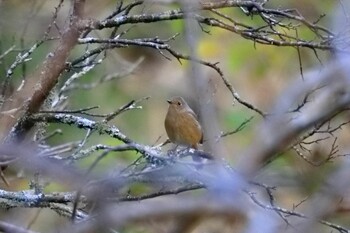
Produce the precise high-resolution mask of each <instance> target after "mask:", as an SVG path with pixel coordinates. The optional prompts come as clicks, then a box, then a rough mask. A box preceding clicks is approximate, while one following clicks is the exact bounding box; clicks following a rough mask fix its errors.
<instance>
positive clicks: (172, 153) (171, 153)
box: [168, 144, 179, 158]
mask: <svg viewBox="0 0 350 233" xmlns="http://www.w3.org/2000/svg"><path fill="white" fill-rule="evenodd" d="M178 146H179V145H177V144H175V146H174V147H173V148H171V149H170V150H168V156H169V157H171V158H173V157H175V156H176V150H177V147H178Z"/></svg>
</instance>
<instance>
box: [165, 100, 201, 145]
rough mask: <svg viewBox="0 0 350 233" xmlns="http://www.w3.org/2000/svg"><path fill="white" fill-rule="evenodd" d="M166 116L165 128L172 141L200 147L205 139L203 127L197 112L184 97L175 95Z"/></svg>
mask: <svg viewBox="0 0 350 233" xmlns="http://www.w3.org/2000/svg"><path fill="white" fill-rule="evenodd" d="M167 102H168V103H169V108H168V113H167V115H166V117H165V122H164V125H165V130H166V132H167V134H168V137H169V139H170V141H171V142H172V143H175V144H178V145H183V146H189V147H192V148H194V149H198V144H199V143H201V142H202V141H203V132H202V127H201V125H200V124H199V122H198V120H197V116H196V114H195V113H194V112H193V110H192V109H191V108H190V106H188V104H187V103H186V101H185V100H184V99H183V98H182V97H173V98H172V99H170V100H168V101H167Z"/></svg>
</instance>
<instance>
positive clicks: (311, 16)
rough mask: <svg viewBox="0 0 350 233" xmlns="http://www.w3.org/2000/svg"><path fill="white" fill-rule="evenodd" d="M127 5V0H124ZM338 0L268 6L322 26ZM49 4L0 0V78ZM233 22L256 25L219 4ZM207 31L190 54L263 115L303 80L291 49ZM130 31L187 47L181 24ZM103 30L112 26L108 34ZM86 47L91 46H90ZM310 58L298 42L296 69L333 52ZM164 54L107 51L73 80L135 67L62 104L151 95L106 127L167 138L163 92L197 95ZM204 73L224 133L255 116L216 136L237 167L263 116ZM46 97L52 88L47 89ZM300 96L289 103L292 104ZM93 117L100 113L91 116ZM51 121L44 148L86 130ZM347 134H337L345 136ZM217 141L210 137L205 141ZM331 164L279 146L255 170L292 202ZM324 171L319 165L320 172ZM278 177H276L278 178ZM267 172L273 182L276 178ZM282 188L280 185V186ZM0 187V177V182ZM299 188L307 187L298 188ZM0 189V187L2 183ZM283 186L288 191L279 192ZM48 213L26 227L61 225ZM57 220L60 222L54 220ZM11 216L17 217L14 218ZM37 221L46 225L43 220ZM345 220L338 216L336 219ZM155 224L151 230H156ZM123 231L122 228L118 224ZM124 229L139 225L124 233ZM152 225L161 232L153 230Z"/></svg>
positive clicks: (19, 73) (21, 178)
mask: <svg viewBox="0 0 350 233" xmlns="http://www.w3.org/2000/svg"><path fill="white" fill-rule="evenodd" d="M125 2H127V1H125ZM87 3H88V4H87V8H86V16H87V17H88V18H96V19H103V18H104V17H105V16H106V15H108V13H110V12H111V11H113V9H114V8H115V5H116V3H115V1H109V0H103V1H94V0H87ZM337 4H339V2H338V1H333V0H324V1H319V0H309V1H304V0H285V1H270V3H268V6H270V7H273V8H290V9H297V10H298V11H299V12H300V14H302V15H303V16H304V17H305V18H306V19H307V20H309V21H311V22H312V21H316V20H317V19H318V18H319V17H320V16H321V15H324V16H323V17H322V19H321V20H320V24H321V25H323V26H325V27H331V26H332V14H333V9H334V8H335V7H336V5H337ZM56 5H57V1H51V0H47V1H44V0H27V1H22V0H10V1H7V0H2V1H0V54H1V53H3V52H4V51H6V50H7V49H8V48H10V47H11V46H13V45H15V46H16V47H15V49H14V50H13V52H11V53H10V54H9V55H8V56H7V57H6V59H4V60H2V61H1V63H0V73H1V75H0V80H1V81H2V79H3V77H4V74H5V73H6V70H7V69H8V67H9V66H10V64H11V63H12V62H13V61H14V60H15V58H16V55H17V53H18V52H19V51H20V50H21V49H28V48H30V47H31V46H32V45H33V44H34V43H35V42H36V41H37V40H38V39H40V38H41V37H42V36H43V34H44V32H45V30H46V29H47V25H48V24H49V23H50V20H51V18H52V14H53V9H54V7H55V6H56ZM177 7H178V5H176V4H158V3H157V2H153V1H147V2H146V4H144V5H142V7H139V8H137V7H136V8H135V9H133V10H132V13H142V12H157V11H160V10H162V11H163V10H165V9H176V8H177ZM68 10H69V2H68V1H67V2H65V3H64V7H63V9H62V10H61V11H60V13H59V17H58V20H57V25H58V26H62V28H61V29H62V30H63V25H64V24H65V23H67V22H66V21H67V15H68ZM224 12H225V13H226V14H227V15H230V16H231V17H232V18H234V19H235V20H237V21H241V22H245V23H247V24H251V25H260V24H261V23H262V22H261V20H260V19H259V18H258V17H251V16H247V15H246V14H244V12H243V11H242V10H241V9H239V8H233V9H227V10H225V11H224ZM205 29H208V30H209V31H210V32H209V33H205V32H202V33H201V34H200V39H199V43H198V48H196V49H197V51H198V54H199V56H200V58H202V59H203V60H206V61H210V62H219V66H220V68H221V69H222V70H223V72H224V74H225V76H226V78H227V79H229V80H230V82H231V83H232V84H233V86H234V88H235V89H236V90H237V92H238V93H239V94H240V96H241V98H242V99H244V100H246V101H247V102H249V103H252V104H254V105H255V106H257V107H259V109H261V110H263V111H265V112H268V111H269V109H270V107H272V106H273V104H274V102H275V100H276V99H277V98H278V96H279V95H280V94H281V93H283V91H284V89H285V88H287V87H288V85H290V83H291V82H292V81H293V80H296V79H301V78H302V77H301V72H300V64H299V60H298V51H297V50H296V49H295V48H291V47H277V46H268V45H260V44H257V43H254V42H253V41H248V40H246V39H244V38H242V37H240V36H238V35H235V34H233V33H231V32H228V31H224V30H222V29H217V28H207V27H205ZM123 30H129V31H128V32H127V33H126V34H125V35H124V38H144V37H155V36H158V37H159V38H161V39H165V38H169V37H171V36H173V35H174V34H176V33H180V35H179V36H178V37H176V39H175V40H173V41H171V42H170V44H171V46H172V48H174V49H176V50H177V51H179V52H181V53H184V54H186V53H188V49H187V46H186V40H185V39H184V35H183V32H184V22H183V21H180V20H175V21H166V22H160V23H151V24H139V25H134V26H132V27H130V25H125V26H122V27H121V28H120V29H119V31H123ZM58 33H59V32H58V30H53V31H52V33H51V34H50V36H51V37H53V38H54V37H55V36H57V35H58ZM102 33H107V31H106V32H100V31H96V32H94V33H93V34H92V35H94V36H96V37H106V36H108V34H105V35H104V34H102ZM109 33H110V31H109ZM299 35H302V36H304V37H307V36H309V37H310V40H312V39H313V35H312V34H311V33H310V32H309V31H308V30H304V31H303V30H301V31H299ZM55 45H56V40H55V39H53V40H52V41H48V42H45V43H44V44H43V45H42V46H40V48H38V49H37V50H36V51H35V52H34V53H33V56H31V60H30V61H28V62H26V65H25V67H21V68H18V69H17V70H16V72H15V74H14V76H13V81H14V82H13V84H12V85H13V88H14V89H16V88H17V87H18V85H19V84H20V82H21V80H22V78H23V76H24V77H26V76H27V75H28V74H30V73H31V72H32V71H33V70H35V68H36V67H37V65H38V64H40V63H41V62H42V61H43V59H44V58H45V57H46V56H47V55H48V53H49V52H51V51H52V50H53V48H54V47H55ZM92 47H93V46H89V48H92ZM85 49H86V45H80V46H78V47H77V48H76V49H75V50H74V51H73V52H72V54H71V58H72V60H73V59H74V58H76V57H77V56H79V55H80V54H81V53H82V52H83V51H84V50H85ZM317 54H318V57H319V59H320V60H321V62H320V61H319V60H318V59H317V57H316V56H315V53H314V51H312V50H310V49H305V48H300V55H301V62H302V69H303V71H304V72H307V70H309V69H316V70H317V69H322V66H323V64H325V63H327V62H328V61H329V59H330V58H331V54H330V52H329V51H317ZM166 55H167V56H168V57H170V58H171V60H168V59H166V58H165V57H164V56H162V55H161V54H160V53H159V52H157V51H155V50H154V49H151V48H141V47H127V48H118V49H113V50H109V51H108V52H107V58H106V60H105V61H104V62H103V63H102V64H100V65H98V66H96V67H95V68H94V69H93V70H92V71H90V72H88V73H87V74H86V75H84V76H83V77H82V78H80V79H79V80H78V82H77V83H79V84H88V83H93V82H95V81H96V80H98V79H100V78H101V77H103V76H105V75H108V74H113V73H123V72H126V71H128V70H129V69H130V67H131V66H133V65H134V64H136V63H139V62H140V61H141V62H140V64H139V65H138V66H137V68H136V69H135V70H134V71H133V72H132V73H131V74H130V75H127V76H125V77H121V78H118V79H114V80H112V81H109V82H105V83H102V84H100V85H98V86H97V87H96V88H94V89H89V90H75V91H74V92H71V93H69V95H68V96H69V99H68V107H67V108H68V109H79V108H83V107H89V106H95V105H98V106H100V108H99V109H96V110H93V111H92V112H94V113H101V114H102V113H109V112H112V111H114V110H116V109H117V108H119V107H120V106H122V105H124V104H126V103H127V102H129V101H131V100H134V99H135V100H136V99H140V98H143V97H146V96H149V97H150V98H149V99H148V100H145V101H142V102H141V103H140V104H139V105H140V106H142V109H135V110H132V111H128V112H125V113H123V114H121V115H120V116H118V117H117V118H115V119H114V120H113V121H112V122H110V123H111V124H114V125H115V126H117V127H118V128H119V129H120V130H121V131H122V132H124V133H125V134H126V135H128V136H129V137H131V138H132V139H134V140H135V141H137V142H139V143H142V144H147V145H156V144H159V143H162V142H164V141H165V140H166V138H167V137H166V133H165V129H164V118H165V114H166V111H167V107H168V105H167V102H166V99H168V98H170V97H171V96H175V95H180V96H183V97H185V99H187V100H188V102H189V103H190V105H192V106H193V108H194V109H195V108H196V101H197V100H196V99H195V96H194V95H193V90H194V89H193V86H191V81H190V80H189V76H188V69H189V64H188V62H187V61H182V62H181V64H180V63H179V62H178V61H177V60H176V59H175V58H172V57H171V55H169V54H166ZM201 69H202V71H203V74H204V75H206V76H207V77H206V78H208V80H209V84H208V85H209V87H210V89H209V90H208V91H210V92H211V93H210V94H211V95H212V101H213V102H214V105H215V110H216V115H217V122H218V124H219V126H220V130H221V131H223V132H226V131H230V130H234V129H235V128H236V127H238V126H239V125H240V124H241V123H242V122H243V121H244V120H246V119H248V118H250V117H251V116H254V118H253V120H252V121H251V122H250V123H249V124H248V125H247V126H246V127H245V128H244V129H243V130H242V131H240V132H238V133H236V134H233V135H231V136H228V137H225V138H223V139H221V140H222V142H223V145H224V148H225V151H226V152H227V153H226V154H223V155H220V156H222V157H224V158H225V159H226V160H227V161H229V162H230V163H231V164H233V165H234V164H235V162H236V161H237V159H238V158H239V157H240V155H241V152H242V150H244V149H245V148H247V146H249V144H250V143H251V140H252V137H253V136H254V132H255V129H256V127H257V125H258V123H259V122H260V121H261V120H262V119H261V117H259V116H258V115H257V114H256V113H254V112H252V111H251V110H249V109H247V108H245V107H243V106H241V105H240V104H239V103H236V102H235V101H234V100H233V98H232V96H231V94H230V92H229V91H228V90H227V88H226V87H225V85H224V84H223V82H222V80H221V79H220V77H219V76H218V74H217V73H215V72H214V71H213V70H212V69H210V68H208V67H204V66H203V67H202V68H201ZM73 72H74V71H71V72H67V73H65V74H64V75H63V77H61V79H60V82H59V83H58V84H57V88H59V87H60V85H62V84H63V83H64V81H65V80H67V78H68V77H70V75H72V74H73ZM53 96H54V94H53ZM297 104H298V103H296V105H297ZM91 119H98V118H93V117H91ZM56 128H60V129H62V132H63V133H62V135H58V136H56V137H54V138H52V139H50V141H49V144H50V145H59V144H62V143H65V142H69V141H80V140H82V139H83V138H84V136H85V131H83V130H79V129H76V128H75V127H69V126H64V125H51V126H50V127H49V130H48V133H49V132H50V131H53V130H54V129H56ZM347 139H348V137H347V136H345V137H343V139H341V140H347ZM209 140H216V139H209ZM98 143H101V144H106V145H111V146H115V145H118V144H119V143H120V142H118V141H117V140H115V139H112V138H110V137H108V136H103V135H98V134H95V135H93V136H92V137H91V138H90V139H89V141H88V142H87V144H86V147H88V146H89V145H90V146H91V145H95V144H98ZM317 146H318V147H319V149H318V150H319V151H322V146H323V145H317ZM97 154H99V153H95V154H94V155H92V156H91V157H89V158H87V159H84V160H83V161H81V162H80V164H78V166H82V167H85V166H87V165H89V164H90V163H91V161H92V160H93V159H94V156H95V155H97ZM137 157H138V155H136V154H135V153H133V152H123V153H118V154H115V156H108V158H106V159H104V160H103V161H102V162H101V164H100V166H99V168H98V171H100V172H104V171H106V170H108V169H115V168H122V167H124V166H126V165H127V164H129V163H131V162H132V161H133V160H134V159H136V158H137ZM328 169H330V166H325V167H322V168H317V170H316V168H313V167H311V166H309V165H307V164H305V161H302V160H301V159H299V158H297V157H296V156H294V153H293V152H286V155H285V156H283V157H280V158H279V159H278V160H276V161H275V162H274V163H272V164H271V165H270V166H269V167H268V168H267V169H266V170H265V171H264V172H263V174H262V176H271V179H270V180H271V182H272V183H273V184H277V185H278V186H279V187H280V189H279V191H278V192H281V195H277V197H279V196H280V197H283V199H282V198H281V200H279V201H281V203H284V205H285V206H286V207H292V204H294V203H295V200H300V198H301V197H303V196H304V197H305V196H307V195H308V193H309V190H308V189H314V188H315V187H317V186H318V185H319V184H320V182H321V178H320V176H319V174H321V173H322V172H323V171H327V170H328ZM320 171H322V172H320ZM7 173H8V174H7V175H8V176H9V180H10V182H11V183H12V184H13V185H12V186H11V189H12V190H22V189H26V188H28V177H27V176H25V175H23V174H18V173H17V172H16V173H15V172H14V171H11V170H10V171H8V172H7ZM281 174H283V175H286V174H287V175H286V176H288V175H290V174H292V176H288V177H289V178H291V179H289V180H288V181H289V182H290V183H286V182H285V181H286V180H285V179H284V183H279V181H280V180H281V179H278V178H281ZM293 176H302V177H305V179H303V180H304V181H305V183H306V184H305V185H303V186H298V189H297V190H294V189H293V188H292V187H293V185H291V183H293V179H292V177H293ZM277 177H278V178H277ZM274 179H275V180H274ZM283 186H288V187H286V188H283ZM0 187H2V186H1V184H0ZM300 187H304V188H305V190H300ZM2 188H4V187H2ZM144 188H145V187H141V186H140V187H135V190H132V192H135V193H141V192H143V191H144ZM46 190H47V191H64V190H66V187H64V186H62V185H57V184H55V183H50V184H49V185H48V186H47V187H46ZM285 193H289V195H283V194H285ZM36 211H37V210H32V209H21V210H20V211H18V210H12V212H11V213H12V214H15V215H16V218H17V219H22V220H23V221H24V222H30V220H31V219H32V218H33V215H35V213H36ZM1 212H3V213H2V217H3V218H8V219H11V217H9V216H11V215H10V214H9V213H8V212H6V211H1ZM46 212H47V214H42V213H41V214H40V216H39V218H42V219H46V220H45V221H37V222H36V223H35V225H34V226H33V227H32V229H33V230H40V231H44V232H45V231H49V230H50V229H51V230H52V228H51V226H53V225H59V224H60V221H62V222H64V221H66V220H65V219H64V218H61V219H60V218H57V216H56V214H55V213H53V212H52V211H45V213H46ZM58 219H59V220H58ZM16 221H17V220H16ZM43 222H45V224H42V223H43ZM344 224H345V223H344ZM158 230H159V229H158ZM125 232H128V231H125ZM130 232H144V231H143V230H140V231H130ZM159 232H160V231H159Z"/></svg>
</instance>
